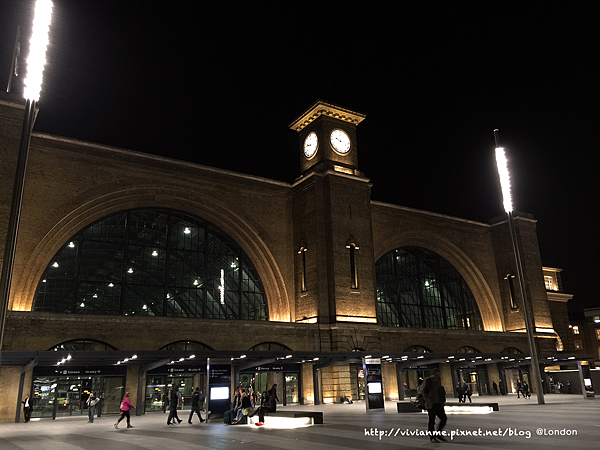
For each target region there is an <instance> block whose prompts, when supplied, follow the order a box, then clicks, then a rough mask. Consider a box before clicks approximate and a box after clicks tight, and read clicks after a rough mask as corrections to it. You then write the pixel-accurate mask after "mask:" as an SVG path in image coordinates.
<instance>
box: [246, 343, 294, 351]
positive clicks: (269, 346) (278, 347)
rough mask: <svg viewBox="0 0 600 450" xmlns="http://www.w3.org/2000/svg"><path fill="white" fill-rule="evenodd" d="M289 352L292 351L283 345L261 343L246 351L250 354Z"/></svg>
mask: <svg viewBox="0 0 600 450" xmlns="http://www.w3.org/2000/svg"><path fill="white" fill-rule="evenodd" d="M279 350H281V351H289V352H291V351H292V349H291V348H289V347H287V346H285V345H283V344H278V343H277V342H263V343H261V344H256V345H255V346H254V347H252V348H250V349H248V351H250V352H252V351H255V352H275V351H279Z"/></svg>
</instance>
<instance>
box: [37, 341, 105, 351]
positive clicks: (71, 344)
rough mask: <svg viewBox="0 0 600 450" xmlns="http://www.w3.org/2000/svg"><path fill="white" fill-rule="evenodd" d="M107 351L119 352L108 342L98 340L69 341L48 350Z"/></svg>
mask: <svg viewBox="0 0 600 450" xmlns="http://www.w3.org/2000/svg"><path fill="white" fill-rule="evenodd" d="M102 347H104V348H102ZM53 350H55V351H107V350H117V348H116V347H113V346H112V345H110V344H107V343H106V342H103V341H99V340H97V339H86V338H81V339H69V340H68V341H63V342H59V343H58V344H56V345H53V346H52V347H50V348H49V349H48V351H53Z"/></svg>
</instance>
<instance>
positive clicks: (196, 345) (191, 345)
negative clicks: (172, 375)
mask: <svg viewBox="0 0 600 450" xmlns="http://www.w3.org/2000/svg"><path fill="white" fill-rule="evenodd" d="M159 350H173V351H177V350H192V351H197V352H200V351H204V350H214V349H213V348H210V347H209V346H208V345H205V344H203V343H202V342H196V341H177V342H171V343H170V344H167V345H165V346H164V347H162V348H160V349H159Z"/></svg>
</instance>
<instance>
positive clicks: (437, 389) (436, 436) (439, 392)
mask: <svg viewBox="0 0 600 450" xmlns="http://www.w3.org/2000/svg"><path fill="white" fill-rule="evenodd" d="M423 397H424V398H425V409H426V410H427V415H428V416H429V422H428V423H427V435H428V436H429V439H430V440H431V442H440V441H445V440H446V439H445V438H444V436H442V430H443V428H444V426H445V425H446V421H447V417H446V412H445V411H444V404H445V403H446V390H445V389H444V386H442V380H441V378H440V369H433V374H432V375H431V376H429V377H427V378H426V379H425V385H424V386H423ZM436 417H438V418H439V419H440V423H439V424H438V429H437V431H435V418H436Z"/></svg>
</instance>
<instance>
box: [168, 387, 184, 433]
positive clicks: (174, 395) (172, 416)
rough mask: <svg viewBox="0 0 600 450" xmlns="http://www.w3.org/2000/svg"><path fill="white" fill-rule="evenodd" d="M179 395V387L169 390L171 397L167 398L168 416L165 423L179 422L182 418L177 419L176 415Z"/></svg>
mask: <svg viewBox="0 0 600 450" xmlns="http://www.w3.org/2000/svg"><path fill="white" fill-rule="evenodd" d="M179 397H181V394H180V393H179V388H178V387H176V388H174V389H173V390H172V391H171V398H170V400H169V417H168V419H167V425H171V423H175V421H177V423H181V422H183V420H181V419H179V416H177V407H178V406H179Z"/></svg>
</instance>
